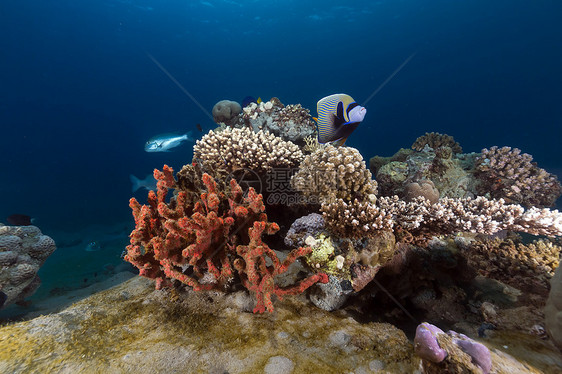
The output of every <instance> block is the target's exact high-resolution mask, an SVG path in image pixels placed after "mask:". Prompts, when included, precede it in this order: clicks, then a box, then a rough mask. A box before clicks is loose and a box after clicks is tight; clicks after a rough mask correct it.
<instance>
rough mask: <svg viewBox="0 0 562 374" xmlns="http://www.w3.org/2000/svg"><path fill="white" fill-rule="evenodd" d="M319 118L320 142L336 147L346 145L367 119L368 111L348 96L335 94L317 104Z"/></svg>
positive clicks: (317, 123)
mask: <svg viewBox="0 0 562 374" xmlns="http://www.w3.org/2000/svg"><path fill="white" fill-rule="evenodd" d="M316 109H317V111H318V118H315V120H316V125H317V128H318V142H319V143H322V144H324V143H332V144H333V145H335V146H336V147H339V146H342V145H344V144H345V141H346V140H347V138H348V136H349V135H351V133H352V132H353V131H354V130H355V129H356V128H357V126H359V124H360V123H361V121H363V119H364V118H365V114H366V113H367V109H365V108H363V107H362V106H361V105H359V104H357V103H356V102H355V100H353V98H352V97H351V96H349V95H346V94H334V95H330V96H326V97H325V98H323V99H320V100H319V101H318V103H317V104H316Z"/></svg>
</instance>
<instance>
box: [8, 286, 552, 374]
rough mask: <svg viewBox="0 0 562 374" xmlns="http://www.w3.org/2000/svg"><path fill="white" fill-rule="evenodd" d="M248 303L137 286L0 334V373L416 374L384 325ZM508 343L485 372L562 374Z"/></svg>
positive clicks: (238, 296) (519, 344)
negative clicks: (257, 310)
mask: <svg viewBox="0 0 562 374" xmlns="http://www.w3.org/2000/svg"><path fill="white" fill-rule="evenodd" d="M253 304H254V301H253V300H252V299H251V298H250V297H249V295H248V294H247V292H245V291H239V292H235V293H232V294H223V293H220V292H193V291H181V293H180V291H170V290H159V291H155V290H154V284H153V282H151V281H149V280H146V279H144V278H140V277H135V278H133V279H130V280H128V281H126V282H124V283H122V284H120V285H118V286H115V287H113V288H111V289H109V290H106V291H102V292H99V293H96V294H94V295H92V296H90V297H88V298H86V299H84V300H82V301H79V302H77V303H75V304H73V305H72V306H70V307H68V308H66V309H64V310H62V311H60V312H58V313H53V314H49V315H45V316H40V317H36V318H34V319H31V320H29V321H25V322H19V323H14V324H7V325H4V326H3V327H1V328H0V372H4V373H8V372H9V373H29V372H42V373H50V372H57V373H100V372H105V373H119V372H135V373H157V372H166V373H184V372H190V373H231V374H233V373H262V372H263V373H278V374H279V373H313V372H324V373H375V372H379V373H382V372H384V373H421V372H423V368H422V365H421V360H420V359H419V358H418V357H417V356H416V355H415V354H414V348H413V344H412V342H411V340H410V339H408V337H407V336H406V334H405V333H404V332H403V331H401V330H400V329H398V328H397V327H395V326H393V325H391V324H388V323H374V322H369V323H360V322H358V321H357V320H356V319H354V318H352V317H351V315H350V313H349V312H347V311H345V310H340V311H336V312H326V311H323V310H320V309H318V308H316V307H314V306H312V305H311V304H310V303H309V302H308V301H307V300H306V297H305V296H302V295H301V296H299V297H291V298H287V299H285V300H283V301H280V300H278V301H277V302H276V307H275V312H274V313H267V314H264V315H255V314H252V313H251V309H252V308H253ZM507 339H509V349H502V348H501V346H500V345H501V344H507V343H506V341H504V342H501V341H499V340H498V341H496V342H495V343H496V344H497V345H496V344H494V346H492V345H489V348H490V350H491V353H492V361H493V366H492V371H491V372H493V373H541V372H549V370H556V367H558V369H560V366H559V365H560V362H558V361H559V354H558V353H556V352H555V351H550V350H549V347H548V345H547V344H546V343H545V344H541V343H542V342H541V341H540V340H538V341H537V340H535V339H533V340H532V341H531V342H526V341H525V340H522V339H520V337H513V336H511V337H508V338H507ZM512 339H513V340H512ZM484 343H486V342H484ZM507 352H509V353H510V354H515V353H516V352H522V353H523V354H524V355H525V357H523V358H521V357H518V358H517V359H516V358H514V357H513V356H511V355H510V354H508V353H507ZM531 352H537V354H533V353H531ZM539 352H540V353H539ZM549 368H550V369H549ZM550 372H556V371H550Z"/></svg>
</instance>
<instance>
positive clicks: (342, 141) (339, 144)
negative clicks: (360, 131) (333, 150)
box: [330, 138, 347, 147]
mask: <svg viewBox="0 0 562 374" xmlns="http://www.w3.org/2000/svg"><path fill="white" fill-rule="evenodd" d="M346 140H347V138H341V139H337V140H334V141H333V142H330V144H331V145H333V146H334V147H343V145H344V144H345V141H346Z"/></svg>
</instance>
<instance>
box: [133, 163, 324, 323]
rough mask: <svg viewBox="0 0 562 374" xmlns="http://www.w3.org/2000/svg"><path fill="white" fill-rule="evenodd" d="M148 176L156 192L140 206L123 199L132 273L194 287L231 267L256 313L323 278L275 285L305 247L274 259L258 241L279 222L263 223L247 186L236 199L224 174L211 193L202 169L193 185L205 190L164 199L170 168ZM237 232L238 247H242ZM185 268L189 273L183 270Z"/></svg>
mask: <svg viewBox="0 0 562 374" xmlns="http://www.w3.org/2000/svg"><path fill="white" fill-rule="evenodd" d="M154 178H156V179H157V180H158V191H157V193H156V194H155V193H154V192H153V191H150V193H149V197H148V204H147V205H143V206H141V205H140V204H139V203H138V202H137V200H136V199H134V198H133V199H131V201H130V206H131V209H133V216H134V217H135V222H136V229H135V230H134V231H133V232H132V233H131V244H130V245H129V246H128V247H127V251H128V254H127V255H126V256H125V260H127V261H130V262H131V263H132V264H133V265H135V266H136V267H138V268H139V270H140V275H142V276H144V277H147V278H152V279H155V280H156V288H161V287H163V286H168V285H170V284H171V279H176V280H178V281H180V282H182V283H184V284H186V285H189V286H191V287H193V289H194V290H196V291H201V290H211V289H215V288H218V289H221V288H222V287H223V286H224V285H225V284H226V283H228V282H230V281H231V280H232V278H233V276H234V272H235V271H236V272H237V273H238V276H239V277H240V280H241V282H242V284H243V285H244V287H246V288H247V289H248V290H250V291H253V292H255V293H256V298H257V305H256V307H255V309H254V312H255V313H263V312H264V311H265V310H267V311H268V312H271V311H273V304H272V302H271V297H272V295H276V296H277V297H279V298H280V297H281V296H283V295H295V294H300V293H302V292H303V291H304V290H306V289H307V288H308V287H310V286H312V285H313V284H314V283H316V282H318V281H320V282H324V283H325V282H327V275H326V274H323V273H318V274H314V275H311V276H310V277H308V278H306V279H304V280H302V281H301V282H300V283H299V284H297V285H294V286H291V287H285V288H281V287H278V286H276V284H275V280H274V277H275V276H276V275H278V274H281V273H283V272H285V271H286V270H287V268H288V267H289V265H291V263H293V262H294V261H295V260H296V259H297V258H299V257H302V256H305V255H307V254H309V253H310V252H312V248H310V247H300V248H298V249H295V250H293V251H292V252H291V253H290V254H289V255H288V256H287V258H286V259H285V260H284V261H283V262H281V261H280V260H279V258H278V257H277V255H276V254H275V252H274V251H273V250H271V248H269V247H268V245H267V244H265V243H264V242H263V241H262V239H261V237H262V235H263V234H267V235H272V234H274V233H276V232H277V231H278V230H279V226H278V225H277V224H276V223H273V222H268V221H267V215H266V214H265V213H264V211H265V206H264V204H263V201H262V196H261V195H259V194H257V193H256V192H255V191H254V190H253V189H250V190H249V191H248V196H247V197H244V194H243V191H242V189H241V188H240V186H239V185H238V184H237V183H236V181H235V180H234V179H232V180H231V181H230V185H229V186H228V188H225V189H222V188H221V189H220V190H219V188H218V187H217V183H216V182H215V180H214V179H213V177H211V176H210V175H209V174H206V173H205V174H203V175H202V176H201V181H200V182H201V183H202V184H204V185H205V187H206V188H205V191H204V192H202V193H201V194H200V196H199V198H198V199H197V198H194V197H193V196H190V194H189V191H185V190H179V191H178V193H177V195H176V196H175V198H173V199H172V200H171V202H170V203H166V201H165V200H166V194H167V193H168V190H169V189H171V188H176V187H177V184H176V182H175V180H174V177H173V170H172V169H171V168H170V167H168V166H166V165H165V166H164V168H163V170H162V171H159V170H155V171H154ZM244 237H247V241H246V242H247V243H246V244H242V243H244ZM266 259H269V260H270V261H271V263H272V265H269V266H268V265H267V262H266ZM187 267H189V268H190V270H191V274H186V273H184V269H186V268H187Z"/></svg>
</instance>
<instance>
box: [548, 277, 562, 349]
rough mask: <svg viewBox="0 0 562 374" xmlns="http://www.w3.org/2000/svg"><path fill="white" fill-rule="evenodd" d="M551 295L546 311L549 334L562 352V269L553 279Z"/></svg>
mask: <svg viewBox="0 0 562 374" xmlns="http://www.w3.org/2000/svg"><path fill="white" fill-rule="evenodd" d="M550 284H551V288H550V294H549V295H548V300H547V302H546V307H545V309H544V316H545V323H546V329H547V331H548V334H549V335H550V337H551V338H552V340H554V343H555V344H556V345H557V346H558V348H559V349H560V350H561V351H562V269H561V268H558V269H557V270H556V271H555V272H554V277H553V278H552V279H551V282H550Z"/></svg>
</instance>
